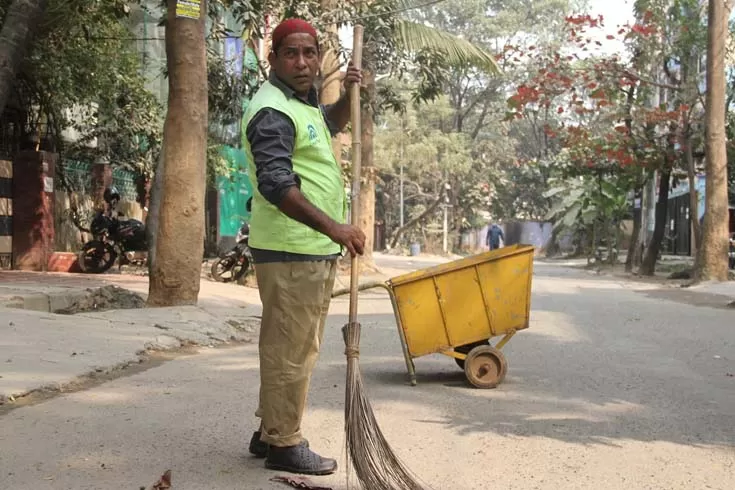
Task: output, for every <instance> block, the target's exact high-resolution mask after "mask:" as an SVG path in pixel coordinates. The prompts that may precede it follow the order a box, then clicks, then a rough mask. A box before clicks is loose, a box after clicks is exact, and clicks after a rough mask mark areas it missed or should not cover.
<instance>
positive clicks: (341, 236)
mask: <svg viewBox="0 0 735 490" xmlns="http://www.w3.org/2000/svg"><path fill="white" fill-rule="evenodd" d="M328 236H329V238H331V239H332V241H334V242H335V243H339V244H340V245H342V246H344V247H346V248H347V250H349V252H350V255H351V256H352V257H354V256H355V255H358V254H360V255H362V254H363V253H364V252H365V234H364V233H363V232H362V230H361V229H360V228H358V227H357V226H352V225H340V224H336V225H335V226H334V228H333V229H331V230H329V234H328Z"/></svg>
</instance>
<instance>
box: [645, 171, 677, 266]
mask: <svg viewBox="0 0 735 490" xmlns="http://www.w3.org/2000/svg"><path fill="white" fill-rule="evenodd" d="M659 178H660V179H661V180H660V181H659V183H658V201H656V223H655V224H654V227H653V236H652V237H651V242H650V243H649V244H648V247H646V254H645V257H643V263H642V264H641V274H642V275H644V276H652V275H654V274H655V272H656V262H657V261H658V254H659V252H660V251H661V243H662V242H663V240H664V235H665V233H666V219H667V217H668V214H669V185H670V181H671V169H670V168H664V169H663V170H661V172H660V177H659Z"/></svg>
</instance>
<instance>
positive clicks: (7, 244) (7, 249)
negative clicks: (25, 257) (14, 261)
mask: <svg viewBox="0 0 735 490" xmlns="http://www.w3.org/2000/svg"><path fill="white" fill-rule="evenodd" d="M12 253H13V237H11V236H0V254H12Z"/></svg>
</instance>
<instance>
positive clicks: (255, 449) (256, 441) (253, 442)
mask: <svg viewBox="0 0 735 490" xmlns="http://www.w3.org/2000/svg"><path fill="white" fill-rule="evenodd" d="M304 444H306V447H309V441H307V440H306V439H304ZM249 449H250V454H252V455H253V456H255V457H256V458H265V457H266V456H267V455H268V443H267V442H263V441H261V440H260V431H259V430H256V431H255V432H253V437H251V438H250V447H249Z"/></svg>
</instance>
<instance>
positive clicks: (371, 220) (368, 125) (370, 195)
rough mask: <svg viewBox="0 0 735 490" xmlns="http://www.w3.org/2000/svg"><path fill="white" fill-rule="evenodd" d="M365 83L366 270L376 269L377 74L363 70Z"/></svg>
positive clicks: (363, 199)
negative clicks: (374, 117) (375, 150)
mask: <svg viewBox="0 0 735 490" xmlns="http://www.w3.org/2000/svg"><path fill="white" fill-rule="evenodd" d="M362 77H363V83H364V85H365V92H366V95H367V100H368V101H370V102H368V103H367V104H365V105H364V106H363V108H362V114H361V115H362V117H361V118H360V121H361V125H362V136H361V138H362V184H361V185H360V229H361V230H362V231H363V233H365V237H366V239H365V254H364V255H363V256H362V258H361V259H360V262H361V263H362V264H363V266H364V267H365V268H366V269H371V268H374V267H375V265H374V263H373V234H374V233H375V231H374V230H375V166H374V165H373V136H374V133H375V125H374V124H373V109H372V102H374V101H375V95H376V93H375V73H373V72H371V71H367V70H363V74H362Z"/></svg>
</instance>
